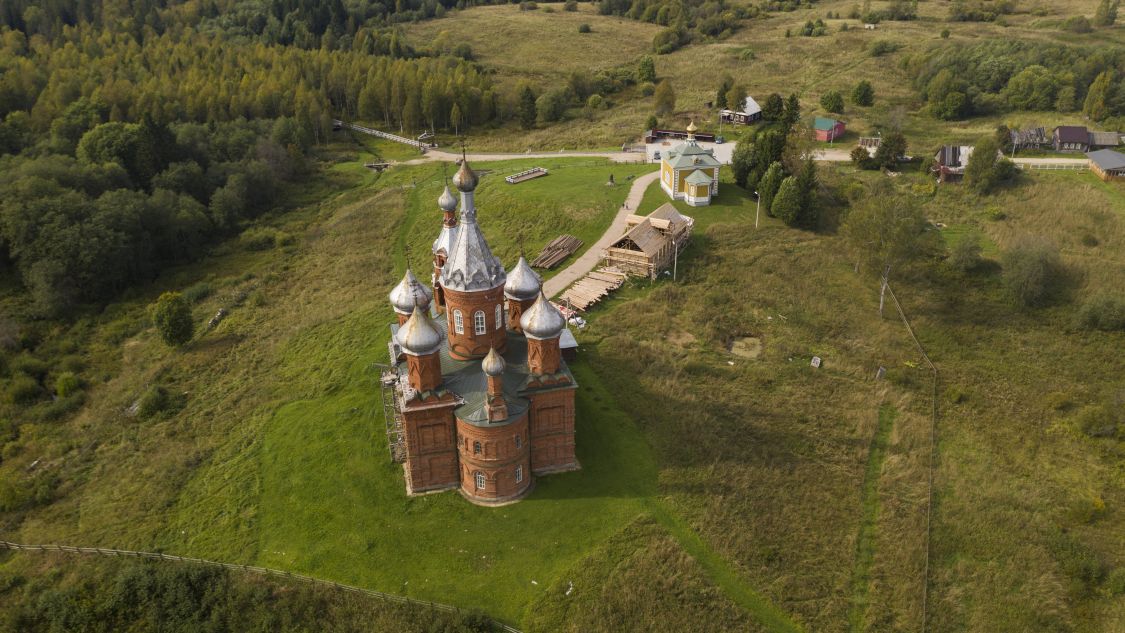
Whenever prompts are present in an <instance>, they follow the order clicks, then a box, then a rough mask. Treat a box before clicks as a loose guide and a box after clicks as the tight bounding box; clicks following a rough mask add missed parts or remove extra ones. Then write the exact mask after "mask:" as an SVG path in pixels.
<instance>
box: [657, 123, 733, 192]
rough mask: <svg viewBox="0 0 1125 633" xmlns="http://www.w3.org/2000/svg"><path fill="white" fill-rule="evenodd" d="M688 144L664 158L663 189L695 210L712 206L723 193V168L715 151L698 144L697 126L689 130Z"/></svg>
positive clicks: (661, 178)
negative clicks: (720, 184)
mask: <svg viewBox="0 0 1125 633" xmlns="http://www.w3.org/2000/svg"><path fill="white" fill-rule="evenodd" d="M687 133H688V136H687V141H685V142H684V143H681V144H680V145H677V146H676V147H674V148H673V149H671V150H668V151H667V152H665V153H664V155H663V156H661V157H660V188H661V189H663V190H664V193H666V194H668V196H669V197H670V198H672V199H673V200H683V201H684V202H687V203H688V204H690V205H691V206H693V207H701V206H705V205H708V204H711V196H714V195H717V194H718V193H719V166H720V165H721V164H722V163H720V162H719V159H717V158H715V154H714V152H713V151H712V150H709V149H705V148H703V147H701V146H700V145H699V143H697V142H696V139H695V122H694V121H693V122H692V123H690V124H689V125H688V127H687Z"/></svg>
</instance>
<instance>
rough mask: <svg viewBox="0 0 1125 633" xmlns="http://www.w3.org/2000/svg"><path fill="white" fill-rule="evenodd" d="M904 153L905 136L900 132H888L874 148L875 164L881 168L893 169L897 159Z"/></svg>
mask: <svg viewBox="0 0 1125 633" xmlns="http://www.w3.org/2000/svg"><path fill="white" fill-rule="evenodd" d="M905 155H906V137H905V136H903V134H902V132H890V133H888V134H887V135H886V136H884V137H883V138H882V140H881V141H879V147H877V148H875V156H873V157H872V160H874V161H875V166H876V167H878V168H882V169H894V168H895V167H896V166H898V161H899V160H900V159H901V158H902V157H903V156H905Z"/></svg>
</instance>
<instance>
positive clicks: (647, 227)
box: [603, 203, 695, 278]
mask: <svg viewBox="0 0 1125 633" xmlns="http://www.w3.org/2000/svg"><path fill="white" fill-rule="evenodd" d="M694 225H695V220H693V219H692V218H689V217H688V216H686V215H683V214H681V213H680V212H679V211H678V210H676V207H674V206H673V205H672V204H671V203H665V204H663V205H661V206H660V207H659V208H658V209H656V210H655V211H653V212H652V213H650V214H648V215H647V216H640V215H630V216H629V217H628V218H627V219H626V231H625V234H624V235H622V236H621V238H620V239H618V240H617V241H616V242H614V243H613V245H612V246H610V247H609V248H607V249H606V250H605V254H604V256H603V258H604V260H605V263H606V265H607V266H614V267H616V268H618V269H620V270H621V271H623V272H625V273H628V274H630V275H637V276H642V277H649V278H655V277H656V275H657V274H658V273H659V272H660V271H662V270H667V269H669V268H671V267H672V264H673V260H674V258H675V257H676V254H677V253H678V252H679V251H682V250H683V249H684V246H686V245H687V243H688V241H689V240H690V239H691V231H692V227H693V226H694Z"/></svg>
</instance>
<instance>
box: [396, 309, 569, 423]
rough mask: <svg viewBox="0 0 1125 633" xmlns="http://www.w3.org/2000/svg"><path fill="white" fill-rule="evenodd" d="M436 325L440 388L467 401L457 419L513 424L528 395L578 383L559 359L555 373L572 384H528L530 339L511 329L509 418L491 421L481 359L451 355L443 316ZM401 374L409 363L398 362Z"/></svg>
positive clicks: (507, 361)
mask: <svg viewBox="0 0 1125 633" xmlns="http://www.w3.org/2000/svg"><path fill="white" fill-rule="evenodd" d="M434 325H435V326H437V328H438V329H439V330H440V331H441V333H442V339H443V341H442V345H441V350H440V352H439V353H440V358H441V374H442V378H443V381H444V382H443V384H442V386H441V391H451V392H453V393H455V394H457V395H458V396H460V397H461V399H462V400H463V401H464V402H463V403H462V404H461V405H460V406H459V407H457V408H456V409H455V410H454V413H455V414H456V415H457V417H458V418H460V419H462V420H464V421H466V422H468V423H469V424H472V425H474V426H499V425H503V424H510V423H511V422H514V421H515V420H516V418H518V417H519V416H520V415H522V414H523V413H524V412H525V411H527V409H528V407H529V406H530V401H529V400H528V398H527V397H526V396H528V395H530V394H534V393H538V392H544V391H554V390H557V389H573V388H574V387H577V386H578V383H577V381H575V379H574V374H572V373H570V368H569V367H567V366H566V361H565V360H562V359H561V358H560V359H559V371H558V373H557V374H555V376H566V377H567V378H569V379H570V384H564V385H557V386H556V385H551V386H548V387H529V386H528V382H529V380H530V377H531V370H530V369H529V368H528V365H527V339H526V338H524V336H523V335H522V334H518V333H515V332H508V333H507V335H508V349H507V351H506V352H504V354H503V356H504V363H505V366H504V375H503V385H504V400H505V402H506V403H507V405H508V417H507V419H504V420H497V421H495V422H489V421H488V406H487V405H488V379H487V377H486V376H485V374H484V370H482V369H481V367H480V364H481V360H483V359H477V360H456V359H454V358H451V357H450V356H449V338H448V337H447V336H446V329H447V327H448V324H447V323H446V320H445V319H444V318H441V317H439V318H436V319H434ZM397 329H398V327H397V324H392V325H391V331H392V336H393V334H394V331H395V330H397ZM399 373H400V375H401V376H403V377H404V379H405V376H406V363H402V364H400V365H399Z"/></svg>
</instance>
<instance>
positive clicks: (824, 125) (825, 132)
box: [813, 116, 845, 142]
mask: <svg viewBox="0 0 1125 633" xmlns="http://www.w3.org/2000/svg"><path fill="white" fill-rule="evenodd" d="M813 129H815V130H816V140H818V141H826V142H832V141H835V140H836V139H838V138H840V137H841V136H843V135H844V131H845V128H844V122H843V121H840V120H838V119H830V118H827V117H822V116H818V117H816V121H814V122H813Z"/></svg>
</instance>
